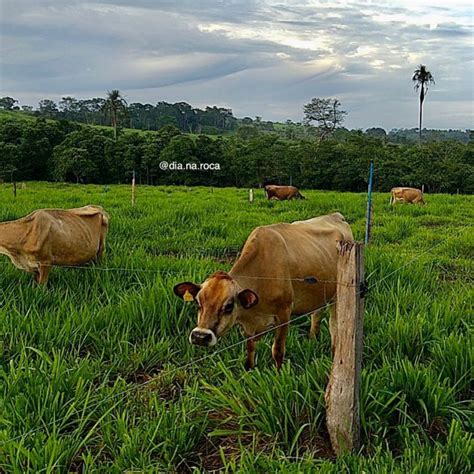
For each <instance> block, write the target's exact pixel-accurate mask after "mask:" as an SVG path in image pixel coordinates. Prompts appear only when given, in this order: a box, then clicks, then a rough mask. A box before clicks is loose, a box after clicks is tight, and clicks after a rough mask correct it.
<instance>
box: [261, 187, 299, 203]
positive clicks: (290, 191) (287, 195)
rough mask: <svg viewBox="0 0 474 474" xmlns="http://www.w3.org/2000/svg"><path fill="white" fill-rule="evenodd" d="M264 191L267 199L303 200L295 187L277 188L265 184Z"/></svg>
mask: <svg viewBox="0 0 474 474" xmlns="http://www.w3.org/2000/svg"><path fill="white" fill-rule="evenodd" d="M264 189H265V195H266V196H267V199H276V200H278V201H287V200H290V199H305V198H304V197H303V196H302V195H301V193H300V191H299V189H298V188H297V187H295V186H277V185H275V184H267V185H266V186H265V188H264Z"/></svg>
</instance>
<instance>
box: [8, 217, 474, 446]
mask: <svg viewBox="0 0 474 474" xmlns="http://www.w3.org/2000/svg"><path fill="white" fill-rule="evenodd" d="M471 227H472V226H471V225H466V226H464V227H462V228H461V229H460V230H458V231H457V232H455V233H453V234H450V235H449V236H448V237H446V238H445V239H444V240H442V241H440V242H438V243H436V244H434V245H433V246H431V247H430V248H428V249H426V250H425V251H423V252H421V253H420V254H418V255H417V256H416V257H415V258H413V259H412V260H410V261H408V262H407V263H405V264H403V265H402V266H400V267H398V268H397V269H396V270H394V271H392V272H391V273H389V274H388V275H386V276H384V278H382V279H380V280H378V281H376V282H375V283H374V284H372V285H370V286H368V287H366V288H363V289H361V290H359V292H358V293H359V294H363V293H365V292H367V291H370V290H372V289H373V288H375V287H377V286H378V285H380V284H381V283H383V282H384V281H386V280H387V279H388V278H390V277H391V276H393V275H394V274H396V273H398V272H399V271H401V270H403V269H404V268H406V267H407V266H409V265H411V264H413V263H414V262H415V261H417V260H419V259H420V258H421V257H422V256H423V255H425V254H427V253H429V252H431V251H432V250H433V249H435V248H437V247H439V246H441V245H442V244H444V243H446V242H447V241H448V240H450V239H452V238H455V237H458V236H459V235H461V234H462V232H463V231H464V230H465V229H467V228H471ZM74 268H77V267H74ZM84 268H93V267H84ZM127 270H128V269H127ZM336 303H337V302H336V301H332V302H327V303H326V304H324V305H323V306H320V307H319V308H316V309H314V310H311V311H310V312H307V313H304V314H301V315H298V316H295V317H294V318H292V319H290V320H289V321H286V322H284V323H281V324H278V325H276V326H272V327H270V328H268V329H266V330H265V331H262V332H260V333H258V334H254V335H252V336H249V337H246V338H244V339H241V340H240V341H237V342H235V343H233V344H230V345H228V346H225V347H222V348H221V349H218V350H215V351H213V352H212V353H210V354H206V355H205V356H203V357H200V358H198V359H194V360H192V361H190V362H187V363H185V364H182V365H180V366H178V367H175V368H173V369H169V370H167V371H165V372H163V371H162V372H160V373H159V374H158V375H157V376H155V377H153V378H151V379H149V380H146V381H144V382H142V383H140V384H135V385H133V386H132V387H128V388H126V389H124V390H122V391H120V392H118V393H115V394H112V395H109V396H108V397H105V398H103V399H101V400H99V401H98V402H97V403H95V404H92V405H91V406H89V407H87V409H88V410H95V409H97V408H99V407H100V406H102V405H103V404H105V403H106V402H108V401H110V400H113V399H115V398H117V397H121V399H120V400H119V401H121V400H123V399H124V398H125V396H126V395H127V394H129V393H131V392H132V391H135V390H141V389H143V387H145V386H147V385H149V384H151V383H152V382H155V381H157V380H158V379H160V378H162V377H164V376H169V375H172V374H174V373H176V372H178V371H181V370H184V369H187V368H189V367H192V366H194V365H196V364H199V363H200V362H203V361H205V360H207V359H210V358H213V357H215V356H217V355H218V354H221V353H222V352H225V351H228V350H230V349H232V348H234V347H236V346H240V345H242V344H244V343H247V342H248V341H250V340H252V339H256V338H261V337H263V336H264V335H266V334H268V333H270V332H273V331H275V330H276V329H278V328H281V327H283V326H289V325H290V324H292V323H294V322H296V321H299V320H301V319H303V318H306V317H308V316H309V315H311V314H313V313H315V312H318V311H321V310H323V309H325V308H329V307H331V306H333V305H334V304H336ZM272 316H274V315H272ZM70 403H73V401H71V402H70ZM117 403H118V402H117ZM81 411H83V410H76V411H74V412H73V413H71V414H69V415H68V416H67V417H69V416H73V415H77V414H79V413H80V412H81ZM67 417H66V416H65V417H63V418H61V419H60V420H54V421H51V422H49V423H46V424H44V425H42V426H39V427H37V428H33V429H31V430H29V431H27V432H26V433H23V434H22V435H18V436H15V437H13V438H10V439H8V440H6V441H0V446H3V445H6V444H8V443H11V442H13V441H17V440H19V439H22V438H25V437H27V436H30V435H32V434H34V433H36V432H38V431H40V430H42V429H45V428H49V427H50V426H53V425H54V424H55V423H57V422H58V421H63V420H65V419H66V418H67Z"/></svg>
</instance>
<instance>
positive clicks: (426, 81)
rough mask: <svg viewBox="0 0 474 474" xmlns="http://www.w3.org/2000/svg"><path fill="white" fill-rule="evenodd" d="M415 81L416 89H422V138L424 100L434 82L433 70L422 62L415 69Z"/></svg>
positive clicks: (420, 128)
mask: <svg viewBox="0 0 474 474" xmlns="http://www.w3.org/2000/svg"><path fill="white" fill-rule="evenodd" d="M411 80H412V81H413V82H414V83H415V90H416V91H420V127H419V134H420V135H419V138H420V140H421V130H422V124H423V102H424V100H425V97H426V94H427V92H428V87H429V86H430V85H431V84H434V83H435V81H434V77H433V76H432V74H431V72H430V71H428V69H426V66H424V65H423V64H420V65H419V66H418V67H417V68H416V69H415V70H414V71H413V77H412V79H411Z"/></svg>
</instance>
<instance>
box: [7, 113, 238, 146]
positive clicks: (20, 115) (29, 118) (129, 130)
mask: <svg viewBox="0 0 474 474" xmlns="http://www.w3.org/2000/svg"><path fill="white" fill-rule="evenodd" d="M37 118H40V117H36V116H34V115H31V114H28V113H25V112H22V111H17V110H0V121H2V120H20V121H24V120H26V121H29V122H31V121H34V120H36V119H37ZM45 120H46V121H47V122H57V120H55V119H45ZM73 123H77V124H78V125H82V126H84V127H93V128H97V129H99V130H109V131H110V132H111V133H112V131H113V129H112V127H109V126H107V125H92V124H86V123H83V122H73ZM122 132H123V133H125V134H129V133H138V134H140V135H144V134H145V135H146V134H150V133H151V134H153V133H156V130H141V129H138V128H127V127H124V128H122ZM186 135H189V136H190V137H193V138H197V137H198V136H199V134H198V133H186ZM202 135H206V134H202ZM225 135H231V133H225V134H219V135H206V136H207V137H209V138H212V139H217V137H219V136H225Z"/></svg>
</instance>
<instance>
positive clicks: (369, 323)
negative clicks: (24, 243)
mask: <svg viewBox="0 0 474 474" xmlns="http://www.w3.org/2000/svg"><path fill="white" fill-rule="evenodd" d="M303 194H304V195H305V196H306V197H307V200H306V201H294V202H269V201H266V200H265V199H264V196H263V192H262V191H257V192H256V200H255V202H254V203H252V204H250V203H248V201H247V191H246V190H244V189H230V188H227V189H217V188H214V189H211V188H185V187H139V188H138V191H137V205H136V207H134V208H132V207H131V205H130V189H129V187H126V186H110V187H108V188H104V187H102V186H93V185H88V186H82V185H65V184H47V183H27V184H26V189H19V190H18V197H17V198H16V199H14V198H13V196H12V191H11V185H5V184H3V185H0V203H1V206H0V221H5V220H10V219H16V218H19V217H21V216H23V215H25V214H27V213H29V212H31V211H32V210H34V209H37V208H43V207H77V206H82V205H85V204H90V203H93V204H98V205H101V206H103V207H104V208H105V209H106V210H107V211H108V212H109V214H110V216H111V227H110V233H109V238H108V245H107V253H106V256H105V258H104V260H103V261H102V262H101V263H100V264H97V265H91V266H89V267H88V268H86V269H54V270H53V271H52V272H51V275H50V280H49V283H48V285H47V287H45V288H43V287H37V286H35V285H34V284H33V282H32V277H31V275H28V274H26V273H25V272H22V271H20V270H17V269H16V268H14V267H13V265H12V264H11V263H10V261H9V260H8V259H7V257H4V256H0V472H18V473H21V472H26V471H30V472H40V471H41V472H58V471H61V472H65V471H66V472H67V471H68V470H70V471H76V472H96V471H100V472H125V471H128V472H132V471H133V472H137V471H138V472H191V471H192V470H193V468H195V469H196V470H197V472H204V471H210V470H213V469H222V470H227V471H228V472H242V473H247V472H255V471H258V472H275V471H278V472H323V473H329V472H331V473H342V472H354V473H355V472H367V473H389V472H407V473H420V474H421V473H436V474H439V473H446V474H448V473H449V474H451V473H468V472H470V471H471V470H472V469H471V465H470V459H471V457H472V454H473V439H472V437H471V435H470V434H469V429H470V428H472V425H470V423H472V419H473V416H474V409H473V405H472V402H470V401H469V400H470V399H471V398H472V367H473V362H474V349H473V345H472V322H473V316H474V313H473V308H474V290H473V282H474V258H473V257H474V240H473V238H472V235H473V231H472V222H473V218H474V197H473V196H450V195H441V194H438V195H427V196H426V200H427V203H428V204H427V205H426V206H424V207H423V206H420V207H417V206H410V205H397V206H395V207H390V206H389V205H388V200H389V196H388V194H377V193H376V194H375V198H374V221H375V222H374V229H373V244H372V245H371V246H370V247H369V248H368V249H367V250H366V275H367V280H368V284H369V286H372V287H373V288H372V289H371V290H370V292H369V294H368V296H367V298H366V313H365V328H364V331H365V340H364V343H365V345H364V359H363V374H362V387H361V420H362V443H363V448H362V451H361V454H360V455H351V456H346V457H343V458H340V459H338V460H335V459H334V458H333V456H332V454H331V451H330V447H329V444H328V441H327V435H326V430H325V423H324V398H323V395H324V390H325V386H326V382H327V377H328V373H329V368H330V364H331V357H330V348H329V347H330V337H329V331H328V327H327V321H326V322H325V323H323V325H322V332H321V335H320V337H319V338H318V339H316V340H309V339H308V338H307V336H306V334H307V329H308V327H309V321H298V322H296V323H295V324H294V325H293V326H292V327H290V332H289V336H288V340H287V359H286V362H285V363H284V368H283V369H282V371H281V372H280V373H277V372H276V371H275V369H274V367H273V363H272V359H271V344H272V335H269V336H266V337H265V338H264V339H263V340H262V341H261V342H260V343H259V346H258V350H257V368H256V369H255V370H253V371H251V372H246V371H245V370H244V367H243V364H244V347H242V346H234V347H232V348H230V349H228V350H222V351H220V350H221V349H224V348H225V347H228V346H230V345H232V344H235V343H237V342H238V341H239V340H241V339H242V336H241V335H240V333H239V331H238V330H237V329H235V330H234V331H233V332H232V333H231V334H229V335H228V336H227V337H226V338H224V339H222V340H221V341H219V343H218V345H217V346H216V348H214V349H210V350H206V349H201V348H197V347H193V346H191V345H190V344H189V343H188V334H189V331H190V330H191V329H192V328H193V327H194V325H195V319H196V315H195V309H194V308H193V307H191V306H187V305H185V304H183V303H182V302H181V301H178V299H177V298H176V297H175V296H174V294H173V292H172V288H173V286H174V284H176V283H177V282H179V281H183V280H193V281H198V282H199V281H202V280H203V279H204V278H205V277H206V276H207V275H208V274H210V273H211V272H213V271H215V270H218V269H224V270H228V269H230V267H231V264H232V261H233V259H234V258H235V255H236V254H237V252H238V250H239V248H240V247H241V246H242V244H243V243H244V241H245V239H246V237H247V236H248V234H249V233H250V231H251V230H252V229H253V228H255V227H256V226H258V225H262V224H268V223H274V222H282V221H284V222H289V221H293V220H299V219H306V218H309V217H313V216H317V215H321V214H326V213H329V212H333V211H339V212H342V213H343V214H344V215H345V216H346V218H347V220H348V221H349V222H350V223H351V225H352V227H353V230H354V234H355V236H356V238H357V239H358V240H362V239H363V232H364V225H365V219H364V214H365V200H366V196H365V195H364V194H352V193H336V192H318V191H303ZM467 225H471V227H470V228H466V227H465V226H467ZM433 247H434V248H433ZM392 272H393V273H392ZM383 278H386V279H384V280H383V281H381V280H382V279H383ZM218 351H220V352H218ZM207 355H209V357H207V358H205V359H204V360H200V359H201V358H202V357H204V356H207ZM193 361H196V362H195V363H193ZM144 383H145V385H143V384H144ZM318 470H319V471H318Z"/></svg>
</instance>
